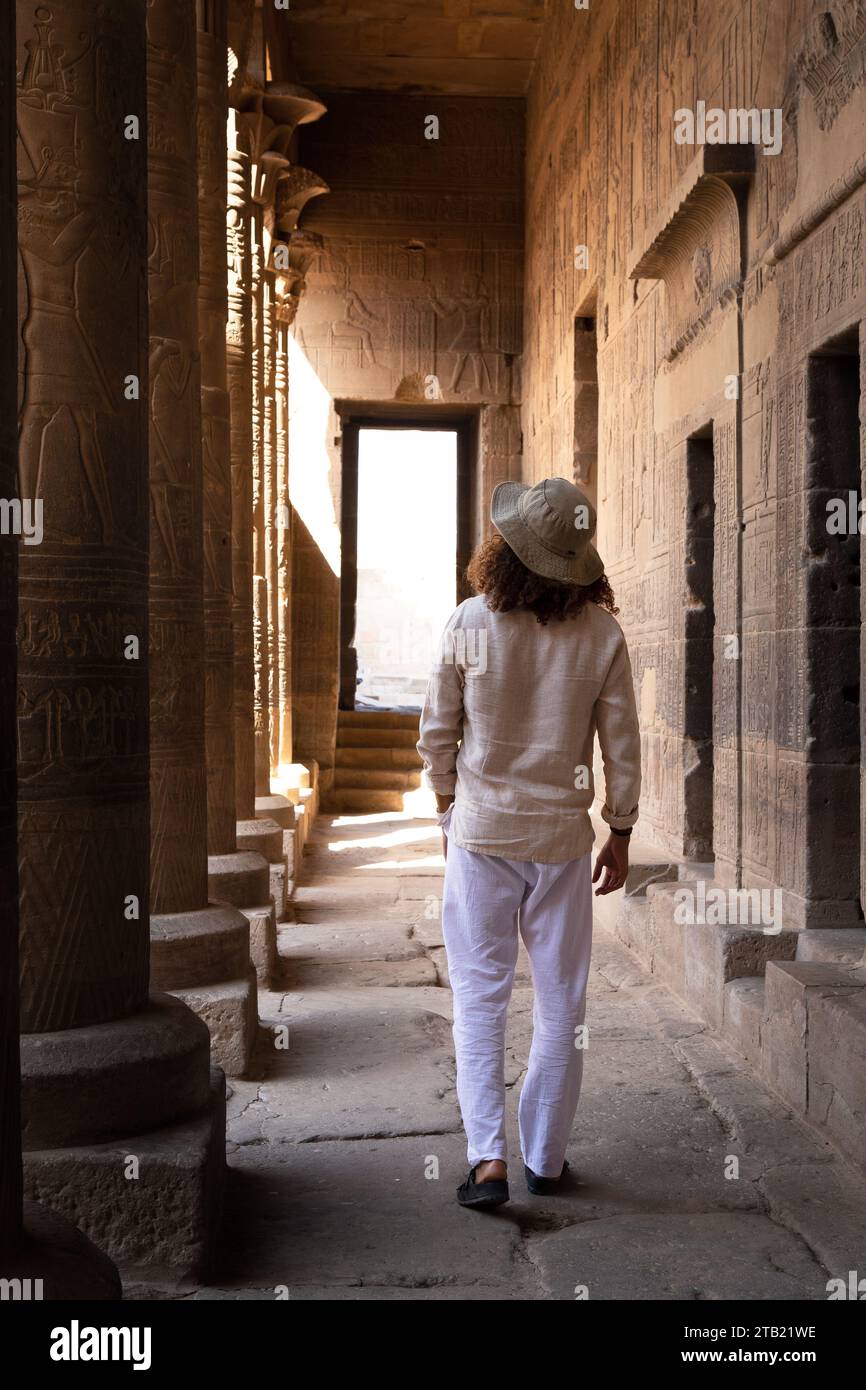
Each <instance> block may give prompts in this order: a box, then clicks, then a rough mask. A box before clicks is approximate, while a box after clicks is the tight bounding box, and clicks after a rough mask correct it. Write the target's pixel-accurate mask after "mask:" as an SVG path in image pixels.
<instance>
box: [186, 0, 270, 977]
mask: <svg viewBox="0 0 866 1390" xmlns="http://www.w3.org/2000/svg"><path fill="white" fill-rule="evenodd" d="M198 14H199V31H198V89H199V120H198V133H199V134H198V162H199V239H200V247H199V254H200V270H199V285H200V288H199V337H200V342H201V354H202V361H201V385H202V417H203V419H202V435H203V450H204V460H203V462H204V550H205V554H204V561H205V568H204V594H205V647H206V663H205V669H206V689H205V729H206V762H207V780H208V797H207V824H208V834H207V839H208V893H209V896H210V898H211V900H212V901H215V902H224V903H226V902H227V903H231V904H232V905H233V906H234V907H237V908H239V909H240V910H241V911H242V912H243V914H244V916H245V917H246V918H247V920H248V922H249V924H250V954H251V956H252V960H253V964H254V966H255V968H256V973H257V974H258V976H259V978H260V979H261V980H263V981H265V982H266V981H267V980H268V979H269V978H270V974H271V971H272V969H273V966H274V965H275V963H276V918H275V914H274V908H273V903H272V902H271V899H270V887H269V869H268V865H267V861H266V860H265V859H264V858H263V857H262V855H261V854H259V853H257V852H255V851H253V850H250V849H249V848H247V847H246V846H244V845H239V844H238V840H237V831H236V813H235V765H236V757H235V719H234V705H235V677H234V668H235V651H234V623H233V607H234V603H235V599H234V570H235V564H234V557H233V548H234V531H235V527H234V525H233V510H234V505H235V495H234V477H233V475H234V471H235V470H234V459H235V457H236V456H238V457H240V456H242V452H243V451H244V444H245V440H246V437H247V433H246V432H247V430H248V428H249V425H248V421H249V418H250V416H249V411H250V405H249V392H248V391H247V390H246V389H245V384H244V375H243V370H239V367H238V364H239V362H240V363H243V361H244V360H245V357H246V354H245V352H244V341H243V337H242V330H243V324H244V321H245V316H244V314H243V303H244V297H245V294H246V284H247V276H248V271H247V243H246V239H245V227H246V223H245V208H246V207H247V206H248V203H249V198H248V194H247V191H246V186H245V185H246V182H247V181H248V174H247V173H246V169H245V164H244V156H243V152H242V151H241V150H239V149H238V148H237V145H236V140H235V136H234V121H233V118H232V122H231V125H230V127H229V135H228V151H227V146H226V139H227V136H226V130H227V120H228V117H229V106H228V91H227V70H228V47H227V36H226V7H225V0H198ZM227 217H228V231H227V223H226V218H227ZM227 237H228V241H227ZM227 253H228V265H229V276H228V282H229V283H228V286H227V282H226V257H227ZM239 334H241V336H240V337H239V336H238V335H239ZM230 419H231V426H230V425H229V420H230ZM246 471H247V475H248V474H249V460H248V458H247V470H246Z"/></svg>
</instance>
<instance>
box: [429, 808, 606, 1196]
mask: <svg viewBox="0 0 866 1390" xmlns="http://www.w3.org/2000/svg"><path fill="white" fill-rule="evenodd" d="M450 813H451V808H450V807H449V809H448V811H447V812H446V813H445V815H444V816H443V817H442V818H441V821H440V824H441V826H442V829H443V830H444V831H445V833H446V835H447V833H448V823H449V821H450V818H451V814H450ZM590 858H591V856H590V855H589V854H584V855H583V856H582V857H581V858H580V859H569V860H566V861H565V862H564V863H561V864H534V863H532V862H531V861H529V860H515V859H503V858H500V857H499V856H495V855H490V854H476V853H475V852H474V851H472V850H467V849H463V848H462V847H461V846H460V845H455V844H453V843H451V842H449V845H448V856H447V858H446V861H445V887H444V896H443V902H442V934H443V937H444V939H445V950H446V953H447V956H448V974H449V976H450V979H451V988H452V990H453V992H454V1047H455V1051H456V1055H457V1097H458V1100H459V1102H460V1111H461V1114H462V1116H463V1125H464V1128H465V1130H466V1137H467V1140H468V1147H467V1155H468V1158H469V1164H470V1167H474V1166H475V1164H476V1163H480V1162H481V1161H482V1160H484V1159H491V1158H498V1159H501V1160H502V1161H503V1162H506V1161H507V1156H508V1151H507V1144H506V1137H505V1017H506V1010H507V1008H508V1001H509V999H510V998H511V989H512V985H513V982H514V970H515V966H516V964H517V949H518V931H519V932H520V935H521V936H522V937H523V941H524V944H525V946H526V950H527V953H528V955H529V960H530V964H531V967H532V982H533V986H534V990H535V1004H534V1008H533V1016H532V1021H533V1032H532V1047H531V1049H530V1053H529V1066H528V1069H527V1072H526V1077H525V1079H524V1082H523V1089H522V1091H521V1093H520V1104H519V1108H518V1125H519V1130H520V1148H521V1152H522V1154H523V1160H524V1162H525V1163H526V1164H527V1165H528V1166H529V1167H530V1168H531V1169H532V1171H533V1173H536V1174H538V1176H539V1177H545V1178H558V1177H559V1175H560V1173H561V1172H562V1164H563V1161H564V1159H565V1150H566V1145H567V1144H568V1140H569V1137H570V1134H571V1126H572V1123H573V1121H574V1115H575V1111H576V1110H577V1102H578V1099H579V1097H580V1083H581V1080H582V1076H583V1052H584V1048H583V1045H582V1044H583V1038H582V1036H581V1034H582V1029H581V1025H582V1024H583V1022H584V1018H585V1014H586V985H587V980H588V977H589V962H590V955H591V952H592V877H591V875H592V870H591V864H590ZM578 1030H580V1033H579V1032H578Z"/></svg>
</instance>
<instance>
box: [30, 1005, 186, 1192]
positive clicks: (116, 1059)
mask: <svg viewBox="0 0 866 1390" xmlns="http://www.w3.org/2000/svg"><path fill="white" fill-rule="evenodd" d="M209 1093H210V1038H209V1037H208V1031H207V1028H206V1027H205V1025H204V1024H203V1023H202V1022H201V1020H200V1019H198V1018H196V1016H195V1014H194V1013H191V1012H190V1010H189V1009H187V1008H185V1007H184V1005H183V1004H182V1003H181V1002H180V1000H178V999H175V998H174V996H173V995H171V994H152V995H151V997H150V999H149V1001H148V1004H147V1005H146V1007H145V1008H144V1009H142V1010H141V1012H140V1013H137V1014H131V1015H130V1016H129V1017H128V1018H120V1019H115V1020H113V1021H112V1022H110V1023H96V1024H91V1025H89V1026H87V1027H84V1028H67V1029H65V1030H64V1031H62V1032H57V1033H23V1034H22V1036H21V1114H22V1131H21V1141H22V1147H23V1149H24V1150H25V1153H26V1152H27V1151H28V1150H31V1149H54V1148H57V1149H59V1148H67V1147H69V1146H70V1145H78V1144H91V1143H103V1142H109V1141H113V1140H115V1139H123V1138H124V1136H126V1135H128V1134H141V1133H147V1132H149V1131H151V1130H156V1129H162V1128H164V1127H165V1126H166V1125H172V1124H176V1123H179V1122H181V1121H183V1120H185V1119H187V1117H188V1116H190V1115H194V1114H198V1113H200V1112H201V1111H202V1110H203V1109H204V1108H205V1107H206V1106H207V1104H208V1097H209ZM49 1205H51V1203H49Z"/></svg>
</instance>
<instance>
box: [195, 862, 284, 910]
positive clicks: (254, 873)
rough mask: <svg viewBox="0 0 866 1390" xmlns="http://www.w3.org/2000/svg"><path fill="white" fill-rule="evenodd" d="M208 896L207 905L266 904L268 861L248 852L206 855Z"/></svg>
mask: <svg viewBox="0 0 866 1390" xmlns="http://www.w3.org/2000/svg"><path fill="white" fill-rule="evenodd" d="M207 895H208V899H209V901H210V902H216V903H231V905H232V907H243V906H244V904H245V903H266V902H267V900H268V897H269V871H268V861H267V860H266V859H265V858H264V857H263V856H262V855H261V854H254V853H252V852H250V851H249V850H246V851H241V852H237V853H233V854H209V855H208V861H207Z"/></svg>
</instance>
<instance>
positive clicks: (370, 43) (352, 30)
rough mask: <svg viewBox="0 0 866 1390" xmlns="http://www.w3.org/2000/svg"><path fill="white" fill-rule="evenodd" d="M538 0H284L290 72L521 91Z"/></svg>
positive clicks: (366, 83) (317, 80)
mask: <svg viewBox="0 0 866 1390" xmlns="http://www.w3.org/2000/svg"><path fill="white" fill-rule="evenodd" d="M544 7H545V0H291V6H290V10H289V12H288V14H287V15H286V16H285V19H286V21H287V23H288V25H289V28H290V35H291V44H292V50H293V59H294V61H293V66H294V69H295V77H296V80H297V81H299V82H301V83H303V84H304V85H306V86H310V87H313V88H376V89H378V90H379V91H390V92H413V91H414V92H442V93H448V94H453V95H467V96H472V95H479V96H480V95H488V96H521V95H522V94H523V92H524V91H525V90H526V84H527V81H528V79H529V71H530V68H531V66H532V60H533V58H534V56H535V49H536V45H537V43H538V38H539V35H540V32H541V25H542V21H543V18H544Z"/></svg>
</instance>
